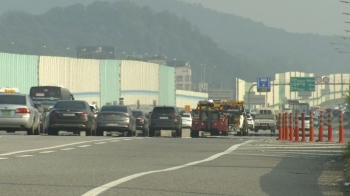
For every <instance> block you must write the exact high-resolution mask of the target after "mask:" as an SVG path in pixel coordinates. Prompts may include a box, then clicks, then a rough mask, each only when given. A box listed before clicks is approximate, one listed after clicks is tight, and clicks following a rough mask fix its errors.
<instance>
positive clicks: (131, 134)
mask: <svg viewBox="0 0 350 196" xmlns="http://www.w3.org/2000/svg"><path fill="white" fill-rule="evenodd" d="M132 136H133V130H132V129H131V130H128V133H127V137H132Z"/></svg>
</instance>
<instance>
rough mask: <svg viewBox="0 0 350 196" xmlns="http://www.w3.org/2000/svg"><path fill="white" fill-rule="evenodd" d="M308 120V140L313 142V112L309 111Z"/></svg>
mask: <svg viewBox="0 0 350 196" xmlns="http://www.w3.org/2000/svg"><path fill="white" fill-rule="evenodd" d="M309 122H310V131H309V133H310V141H309V142H314V141H315V138H314V136H315V134H314V114H313V112H310V120H309Z"/></svg>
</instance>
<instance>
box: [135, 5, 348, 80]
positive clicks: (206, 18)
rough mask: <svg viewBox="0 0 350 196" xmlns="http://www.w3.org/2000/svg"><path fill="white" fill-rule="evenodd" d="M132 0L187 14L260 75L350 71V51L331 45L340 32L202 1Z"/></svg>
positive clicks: (192, 20)
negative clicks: (276, 23)
mask: <svg viewBox="0 0 350 196" xmlns="http://www.w3.org/2000/svg"><path fill="white" fill-rule="evenodd" d="M131 1H132V2H136V3H137V4H139V5H149V6H150V7H152V9H155V10H158V11H160V10H169V11H170V12H173V13H176V14H178V15H180V16H183V17H185V18H186V19H188V20H189V21H190V22H192V23H193V24H194V25H196V26H197V27H198V29H199V31H200V32H201V33H203V34H205V35H208V36H210V37H211V38H213V39H214V41H215V42H216V43H218V44H219V47H221V48H222V49H224V50H226V51H227V52H229V53H231V54H233V55H238V54H239V55H240V56H241V57H243V56H245V57H248V58H249V59H250V60H252V61H254V62H255V63H256V64H255V65H256V68H257V69H258V71H257V72H259V75H270V76H273V75H271V74H269V73H275V72H286V71H303V72H315V73H316V74H319V75H321V74H330V73H340V72H345V73H349V71H350V69H349V62H350V55H349V54H339V53H338V52H336V51H335V50H334V49H333V48H332V46H331V45H330V43H331V42H336V43H337V42H338V43H339V42H342V39H341V38H340V37H339V36H320V35H315V34H300V33H289V32H286V31H285V30H283V29H276V28H272V27H266V26H265V25H264V24H263V23H258V22H254V21H252V20H250V19H246V18H242V17H240V16H236V15H233V14H225V13H220V12H217V11H214V10H211V9H207V8H204V7H203V6H201V5H200V4H199V5H198V4H197V5H195V4H188V3H184V2H182V1H176V0H131ZM242 55H243V56H242Z"/></svg>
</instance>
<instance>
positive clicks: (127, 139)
mask: <svg viewBox="0 0 350 196" xmlns="http://www.w3.org/2000/svg"><path fill="white" fill-rule="evenodd" d="M123 140H124V141H129V140H131V139H123Z"/></svg>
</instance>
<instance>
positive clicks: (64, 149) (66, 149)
mask: <svg viewBox="0 0 350 196" xmlns="http://www.w3.org/2000/svg"><path fill="white" fill-rule="evenodd" d="M74 149H75V148H64V149H61V150H74Z"/></svg>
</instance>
